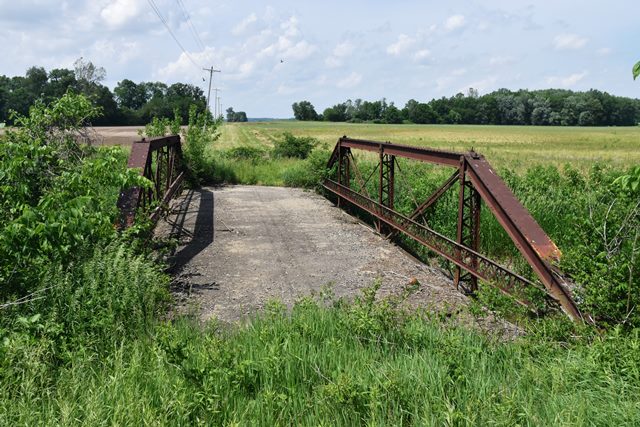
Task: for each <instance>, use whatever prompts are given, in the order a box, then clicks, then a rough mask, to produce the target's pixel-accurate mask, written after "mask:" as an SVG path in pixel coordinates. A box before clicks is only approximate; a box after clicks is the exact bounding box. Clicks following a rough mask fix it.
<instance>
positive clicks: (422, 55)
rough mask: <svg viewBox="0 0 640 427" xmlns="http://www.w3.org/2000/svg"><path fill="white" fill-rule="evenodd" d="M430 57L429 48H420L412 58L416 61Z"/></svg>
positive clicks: (422, 60)
mask: <svg viewBox="0 0 640 427" xmlns="http://www.w3.org/2000/svg"><path fill="white" fill-rule="evenodd" d="M430 58H431V51H430V50H429V49H421V50H419V51H417V52H416V53H414V54H413V60H414V61H416V62H424V61H426V60H428V59H430Z"/></svg>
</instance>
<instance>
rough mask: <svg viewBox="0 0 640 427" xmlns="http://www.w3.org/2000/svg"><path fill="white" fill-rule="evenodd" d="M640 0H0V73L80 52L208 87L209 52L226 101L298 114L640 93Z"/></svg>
mask: <svg viewBox="0 0 640 427" xmlns="http://www.w3.org/2000/svg"><path fill="white" fill-rule="evenodd" d="M153 5H155V6H156V7H157V10H158V11H159V12H160V14H161V15H162V16H163V18H164V19H165V20H166V23H167V25H168V27H169V28H170V29H171V31H172V32H173V33H174V35H175V37H176V38H177V40H178V42H179V43H180V44H181V45H182V47H183V48H184V51H186V53H185V52H184V51H183V50H182V49H181V47H180V46H179V45H178V43H176V41H174V39H173V38H172V37H171V35H170V33H169V31H168V30H167V29H166V28H165V26H164V25H163V24H162V23H161V21H160V18H159V17H158V16H157V15H156V13H155V12H154V9H153V7H152V6H153ZM639 12H640V5H638V1H637V0H609V1H602V0H582V1H573V0H571V1H569V0H554V1H548V0H543V1H537V2H526V1H524V2H523V1H517V0H510V1H508V0H483V1H458V0H452V1H426V0H422V1H419V0H396V1H389V0H385V1H382V0H368V1H364V0H342V1H336V0H324V1H313V2H306V1H284V0H273V1H266V2H262V1H255V0H251V1H244V0H234V1H226V0H225V1H218V0H93V1H80V0H67V1H64V0H57V1H54V0H0V58H2V60H1V62H0V64H1V65H0V74H5V75H9V76H13V75H24V72H25V70H26V69H27V68H28V67H30V66H32V65H39V66H44V67H45V68H46V69H47V70H50V69H52V68H57V67H67V68H71V66H72V64H73V62H74V60H75V59H77V58H78V57H80V56H82V57H84V58H85V59H89V60H91V61H92V62H93V63H94V64H96V65H99V66H103V67H105V68H106V70H107V80H106V84H107V85H108V86H110V87H111V88H113V87H114V86H115V85H116V84H117V82H118V81H120V80H122V79H124V78H129V79H131V80H134V81H136V82H139V81H150V80H153V81H163V82H165V83H169V84H170V83H173V82H177V81H182V82H189V83H193V84H197V85H199V86H200V87H202V88H203V90H205V91H206V89H207V86H206V83H205V82H203V77H208V76H207V73H205V72H204V71H202V67H208V66H211V65H213V66H214V67H215V68H218V69H220V70H222V72H221V73H219V74H215V80H214V86H217V87H219V88H221V95H220V96H221V98H222V104H223V107H224V108H226V107H228V106H233V107H234V109H235V110H236V111H246V112H247V114H248V116H249V117H289V116H291V115H292V112H291V104H292V103H293V102H295V101H299V100H304V99H307V100H309V101H311V102H312V103H313V104H314V105H315V106H316V109H318V110H319V111H322V110H323V109H324V108H325V107H327V106H330V105H332V104H335V103H337V102H342V101H344V100H346V99H348V98H351V99H355V98H363V99H369V100H374V99H380V98H383V97H386V98H387V100H390V101H395V103H396V104H397V105H399V106H403V105H404V103H405V102H406V101H407V100H408V99H410V98H415V99H417V100H420V101H427V100H430V99H431V98H433V97H440V96H451V95H453V94H455V93H457V92H460V91H462V92H466V91H467V89H468V88H469V87H473V88H476V89H478V90H479V91H480V93H481V94H483V93H487V92H490V91H492V90H494V89H498V88H501V87H506V88H509V89H519V88H528V89H539V88H548V87H557V88H569V89H574V90H588V89H590V88H597V89H600V90H606V91H608V92H610V93H613V94H617V95H624V96H631V97H640V83H639V82H637V81H636V82H634V81H633V80H632V78H631V68H632V66H633V64H634V63H635V62H636V61H638V60H640V25H639V24H638V13H639ZM189 17H190V19H189Z"/></svg>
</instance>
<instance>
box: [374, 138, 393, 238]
mask: <svg viewBox="0 0 640 427" xmlns="http://www.w3.org/2000/svg"><path fill="white" fill-rule="evenodd" d="M395 164H396V157H395V156H394V155H389V154H385V153H384V151H383V149H382V146H381V147H380V173H379V178H380V182H379V183H378V184H379V185H378V201H379V202H380V204H381V205H382V206H386V207H388V208H390V209H393V206H394V203H393V202H394V197H395V194H394V188H395ZM380 214H381V215H382V216H384V212H380ZM376 229H377V231H378V232H379V233H381V234H388V233H390V232H391V231H392V230H391V229H390V228H389V227H388V226H387V225H386V224H385V223H384V222H383V221H382V220H380V219H378V220H377V221H376Z"/></svg>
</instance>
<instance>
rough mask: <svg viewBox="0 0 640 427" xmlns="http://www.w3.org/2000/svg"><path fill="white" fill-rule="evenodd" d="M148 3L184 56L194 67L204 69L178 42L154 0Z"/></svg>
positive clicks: (149, 0)
mask: <svg viewBox="0 0 640 427" xmlns="http://www.w3.org/2000/svg"><path fill="white" fill-rule="evenodd" d="M147 2H148V3H149V6H151V8H152V9H153V11H154V12H155V13H156V16H158V19H160V22H162V24H164V26H165V28H166V29H167V31H169V34H170V35H171V37H172V38H173V40H174V41H175V42H176V44H177V45H178V46H179V47H180V49H181V50H182V52H184V54H185V55H186V56H187V58H189V61H191V63H192V64H193V65H195V66H196V67H198V68H202V66H201V65H199V64H198V63H197V62H196V61H195V60H194V59H193V58H192V57H191V55H189V52H187V50H186V49H185V48H184V46H182V43H180V40H178V38H177V37H176V35H175V34H174V32H173V31H172V30H171V27H169V24H168V23H167V21H166V19H164V16H162V13H161V12H160V9H159V8H158V6H157V5H156V3H155V1H154V0H147Z"/></svg>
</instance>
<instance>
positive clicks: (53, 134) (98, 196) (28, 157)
mask: <svg viewBox="0 0 640 427" xmlns="http://www.w3.org/2000/svg"><path fill="white" fill-rule="evenodd" d="M96 114H97V111H96V110H95V109H94V108H93V107H92V106H91V103H90V102H89V101H88V100H87V99H86V98H84V97H83V96H80V95H71V94H69V95H65V96H63V97H62V98H61V99H60V100H58V101H56V102H54V103H52V104H51V105H48V106H45V105H44V104H36V105H34V106H33V107H32V108H31V110H30V114H29V116H27V117H18V116H16V117H15V122H16V123H17V124H19V125H20V127H19V128H17V129H16V130H11V131H9V132H7V134H6V135H5V136H4V137H3V141H2V143H0V188H1V189H2V191H0V207H1V209H2V215H1V216H0V283H2V287H1V288H0V297H1V298H2V299H3V300H7V299H11V298H19V297H23V296H25V295H26V294H28V293H31V292H34V291H36V290H37V289H38V288H39V287H40V283H41V280H42V279H43V277H44V275H45V274H46V273H47V271H48V269H49V268H50V266H51V265H63V266H64V265H67V264H68V263H69V262H71V261H73V260H75V259H78V258H80V257H82V255H83V253H84V252H85V251H86V250H87V249H88V248H91V247H92V245H95V244H99V243H100V242H104V241H108V240H110V239H112V238H113V237H114V236H115V234H116V232H115V230H114V228H113V224H114V222H115V219H116V217H117V214H118V210H117V207H116V201H117V198H118V194H119V192H120V189H121V188H123V187H126V186H133V185H138V186H145V185H147V184H148V181H147V180H146V179H144V178H141V177H140V176H139V175H138V173H137V172H136V171H133V170H127V169H126V158H125V156H124V155H123V153H122V151H121V150H120V148H114V147H110V148H100V149H95V148H92V147H91V146H89V145H87V144H83V143H82V142H83V141H82V135H83V134H84V132H82V126H83V125H84V124H85V121H86V120H87V119H88V118H91V117H94V116H95V115H96Z"/></svg>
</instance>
